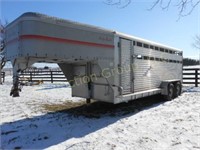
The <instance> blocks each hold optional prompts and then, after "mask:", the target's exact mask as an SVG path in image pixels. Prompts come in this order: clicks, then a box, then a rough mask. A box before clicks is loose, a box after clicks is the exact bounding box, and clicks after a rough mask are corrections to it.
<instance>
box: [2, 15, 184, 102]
mask: <svg viewBox="0 0 200 150" xmlns="http://www.w3.org/2000/svg"><path fill="white" fill-rule="evenodd" d="M5 43H6V47H5V57H6V59H7V60H10V61H11V62H12V64H13V69H14V81H13V82H14V83H13V85H14V88H16V90H18V88H17V84H18V83H17V82H18V81H17V78H16V76H18V72H19V71H22V70H24V69H26V68H28V67H30V66H31V65H32V64H33V63H35V62H52V63H57V64H58V65H59V67H60V68H61V70H62V71H63V73H64V74H65V76H66V78H67V80H68V82H69V83H70V85H71V87H72V96H78V97H83V98H86V99H95V100H99V101H105V102H110V103H115V104H116V103H120V102H125V101H129V100H134V99H138V98H141V97H146V96H150V95H154V94H159V93H161V94H163V95H168V94H169V84H174V91H176V87H175V86H176V84H177V83H179V84H181V83H182V59H183V58H182V52H181V51H180V50H178V49H176V48H172V47H169V46H165V45H162V44H158V43H155V42H152V41H148V40H144V39H141V38H137V37H134V36H130V35H126V34H123V33H119V32H116V31H112V30H107V29H102V28H99V27H94V26H90V25H85V24H80V23H76V22H72V21H68V20H63V19H58V18H55V17H49V16H46V15H42V14H38V13H25V14H23V15H22V16H20V17H19V18H17V19H16V20H15V21H13V22H12V23H10V24H9V25H8V26H7V27H6V32H5Z"/></svg>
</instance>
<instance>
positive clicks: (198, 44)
mask: <svg viewBox="0 0 200 150" xmlns="http://www.w3.org/2000/svg"><path fill="white" fill-rule="evenodd" d="M194 40H195V42H194V43H193V46H194V47H195V48H197V49H199V50H200V35H196V36H195V38H194Z"/></svg>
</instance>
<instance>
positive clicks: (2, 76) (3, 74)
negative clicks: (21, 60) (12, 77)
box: [1, 72, 5, 82]
mask: <svg viewBox="0 0 200 150" xmlns="http://www.w3.org/2000/svg"><path fill="white" fill-rule="evenodd" d="M1 78H2V82H5V72H1Z"/></svg>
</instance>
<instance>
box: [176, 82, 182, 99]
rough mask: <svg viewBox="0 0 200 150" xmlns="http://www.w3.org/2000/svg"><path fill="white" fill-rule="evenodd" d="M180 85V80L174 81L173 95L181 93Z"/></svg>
mask: <svg viewBox="0 0 200 150" xmlns="http://www.w3.org/2000/svg"><path fill="white" fill-rule="evenodd" d="M181 91H182V86H181V83H180V82H176V83H175V85H174V97H178V96H179V95H181Z"/></svg>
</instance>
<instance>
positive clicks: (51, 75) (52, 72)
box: [50, 70, 53, 83]
mask: <svg viewBox="0 0 200 150" xmlns="http://www.w3.org/2000/svg"><path fill="white" fill-rule="evenodd" d="M50 73H51V83H53V72H52V70H50Z"/></svg>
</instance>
